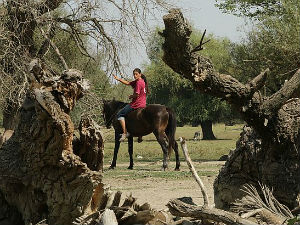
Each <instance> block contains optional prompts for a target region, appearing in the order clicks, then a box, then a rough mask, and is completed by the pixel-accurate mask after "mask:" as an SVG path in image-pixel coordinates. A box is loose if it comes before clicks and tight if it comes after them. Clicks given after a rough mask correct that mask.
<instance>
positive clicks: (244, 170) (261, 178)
mask: <svg viewBox="0 0 300 225" xmlns="http://www.w3.org/2000/svg"><path fill="white" fill-rule="evenodd" d="M163 20H164V23H165V30H164V31H163V32H162V33H161V35H162V36H163V37H164V38H165V42H164V43H163V50H164V56H163V60H164V62H165V63H166V64H167V65H169V66H170V67H171V68H172V69H173V70H174V71H175V72H177V73H178V74H180V75H181V76H183V77H185V78H187V79H189V80H190V81H191V82H192V83H193V85H194V87H195V89H197V90H198V91H200V92H201V93H206V94H209V95H212V96H216V97H219V98H222V99H223V100H226V101H227V102H228V103H230V104H231V105H232V106H233V107H234V108H235V109H236V110H238V111H239V113H240V114H241V116H242V118H243V119H244V120H245V121H246V122H247V124H248V126H250V127H251V132H250V131H249V132H243V133H242V134H241V138H240V141H239V142H238V143H237V149H236V151H235V152H234V154H233V155H232V157H230V158H231V159H230V160H229V161H228V162H227V166H225V167H224V168H223V169H222V171H221V172H220V175H219V177H218V179H217V181H216V183H215V199H216V201H217V202H218V201H219V200H218V199H219V198H220V199H221V200H220V201H219V202H222V204H218V203H217V205H218V206H219V207H222V208H227V207H228V206H230V205H231V204H232V203H233V201H235V200H236V199H238V198H241V197H242V196H243V193H242V192H241V191H240V189H241V187H242V186H243V184H245V183H249V182H252V183H253V184H254V185H256V186H257V187H258V182H262V183H264V184H266V185H267V186H269V187H270V188H273V190H274V196H275V197H276V198H277V199H278V200H279V201H280V202H282V203H285V204H287V205H288V206H289V207H290V208H294V207H296V206H298V205H299V200H297V199H299V198H300V186H299V183H300V175H299V174H300V166H299V161H300V155H299V152H300V151H299V150H300V146H299V145H300V120H299V118H300V100H299V99H298V98H292V97H293V96H295V94H296V93H299V91H300V69H299V70H297V71H296V73H295V74H294V76H293V77H292V78H291V79H290V80H289V81H287V82H286V83H285V84H284V85H283V87H282V88H281V89H280V90H279V91H278V92H276V93H274V94H273V95H272V96H269V97H263V96H262V95H261V94H260V92H259V90H260V89H261V88H262V87H263V86H264V82H265V80H266V79H267V74H268V69H266V70H265V71H263V72H262V73H260V74H259V75H258V76H256V77H255V78H254V79H253V80H251V81H250V82H248V83H247V84H242V83H240V82H239V81H238V80H236V79H235V78H233V77H231V76H229V75H225V74H219V73H218V72H216V71H215V69H214V67H213V65H212V63H211V62H210V60H209V59H207V58H205V57H203V56H201V55H200V54H199V53H198V52H197V51H193V49H192V46H191V44H190V42H189V39H190V35H191V32H192V31H191V27H190V26H189V24H188V23H187V22H186V20H185V19H184V18H183V15H182V13H181V12H180V10H178V9H172V10H170V13H169V14H167V15H165V16H164V17H163ZM246 150H247V151H246ZM225 191H226V193H227V194H228V196H229V197H224V198H223V194H222V192H225ZM225 195H226V194H224V196H225Z"/></svg>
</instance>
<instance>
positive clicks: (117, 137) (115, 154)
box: [110, 132, 120, 169]
mask: <svg viewBox="0 0 300 225" xmlns="http://www.w3.org/2000/svg"><path fill="white" fill-rule="evenodd" d="M119 139H120V133H119V132H115V148H114V156H113V160H112V162H111V165H110V169H114V168H115V167H116V164H117V158H118V152H119V148H120V141H119Z"/></svg>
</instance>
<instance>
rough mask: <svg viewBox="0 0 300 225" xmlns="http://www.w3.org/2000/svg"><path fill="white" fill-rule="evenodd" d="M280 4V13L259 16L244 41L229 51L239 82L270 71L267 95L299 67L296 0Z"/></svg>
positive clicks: (299, 8) (299, 16) (298, 4)
mask: <svg viewBox="0 0 300 225" xmlns="http://www.w3.org/2000/svg"><path fill="white" fill-rule="evenodd" d="M280 4H281V7H282V12H284V13H281V14H276V15H264V16H262V18H261V21H260V22H259V23H256V24H255V26H254V28H253V30H252V31H251V32H249V33H248V35H247V39H246V40H244V42H242V43H241V44H235V46H234V48H233V51H232V56H233V59H234V68H235V71H236V72H235V75H236V77H237V78H238V79H239V80H241V81H243V82H246V81H247V80H249V79H251V78H253V77H254V76H256V75H258V74H259V73H260V72H261V71H262V70H263V69H265V68H267V67H269V68H270V69H271V75H270V76H269V78H268V80H267V84H266V86H267V94H272V93H274V92H276V91H277V90H278V89H280V88H281V86H282V85H283V83H284V81H285V80H287V79H289V78H290V77H291V76H292V75H293V74H294V72H295V70H296V69H297V68H299V66H300V45H299V43H300V0H284V1H281V2H280Z"/></svg>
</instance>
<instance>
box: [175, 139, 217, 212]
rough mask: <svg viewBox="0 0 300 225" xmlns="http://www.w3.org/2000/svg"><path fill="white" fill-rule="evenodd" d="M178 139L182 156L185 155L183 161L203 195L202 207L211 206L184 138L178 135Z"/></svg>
mask: <svg viewBox="0 0 300 225" xmlns="http://www.w3.org/2000/svg"><path fill="white" fill-rule="evenodd" d="M179 141H180V145H181V148H182V151H183V154H184V157H185V161H186V163H187V165H188V167H189V169H190V171H191V173H192V175H193V177H194V178H195V180H196V182H197V184H198V185H199V187H200V190H201V192H202V195H203V200H204V205H203V206H204V207H211V206H210V204H209V200H208V196H207V191H206V188H205V186H204V184H203V182H202V180H201V179H200V177H199V176H198V174H197V171H196V169H195V167H194V165H193V163H192V160H191V158H190V156H189V153H188V149H187V145H186V143H185V139H184V138H182V137H180V138H179Z"/></svg>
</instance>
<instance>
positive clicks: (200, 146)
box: [102, 124, 243, 164]
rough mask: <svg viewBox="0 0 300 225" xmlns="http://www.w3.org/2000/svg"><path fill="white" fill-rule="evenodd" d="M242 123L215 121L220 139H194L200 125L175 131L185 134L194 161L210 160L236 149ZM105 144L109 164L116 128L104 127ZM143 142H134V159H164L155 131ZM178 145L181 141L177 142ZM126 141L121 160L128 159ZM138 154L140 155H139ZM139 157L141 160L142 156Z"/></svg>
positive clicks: (217, 135) (119, 157)
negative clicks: (228, 125) (230, 123)
mask: <svg viewBox="0 0 300 225" xmlns="http://www.w3.org/2000/svg"><path fill="white" fill-rule="evenodd" d="M242 126H243V125H242V124H238V125H235V126H230V127H226V129H225V125H224V124H215V125H214V126H213V131H214V134H215V136H216V137H217V140H213V141H203V140H201V141H193V140H192V139H193V137H194V133H195V132H196V131H200V130H201V128H200V127H190V126H185V127H178V128H177V131H176V139H178V138H179V137H185V138H186V139H187V140H188V141H187V146H188V150H189V154H190V157H191V158H192V160H193V161H209V160H218V159H219V158H220V157H221V156H222V155H224V154H228V152H229V151H230V150H231V149H234V148H235V144H236V141H237V139H238V137H239V134H240V133H241V129H242ZM102 131H103V136H104V138H105V143H104V154H105V155H104V162H105V164H108V163H109V162H110V161H111V159H112V156H113V148H114V139H113V137H114V136H113V129H110V130H107V129H103V130H102ZM143 139H144V141H143V142H142V143H137V142H136V140H135V142H134V150H133V156H134V161H135V162H154V161H158V160H162V157H163V156H162V150H161V147H160V145H159V144H158V143H157V141H156V140H155V137H154V135H153V134H150V135H147V136H145V137H143ZM178 144H179V143H178ZM127 151H128V148H127V143H121V146H120V150H119V154H118V163H120V162H128V161H129V156H128V152H127ZM179 155H180V159H181V160H183V154H182V152H181V148H180V147H179ZM138 156H139V157H138ZM140 156H141V157H142V159H139V158H140ZM171 161H174V154H172V156H171Z"/></svg>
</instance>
